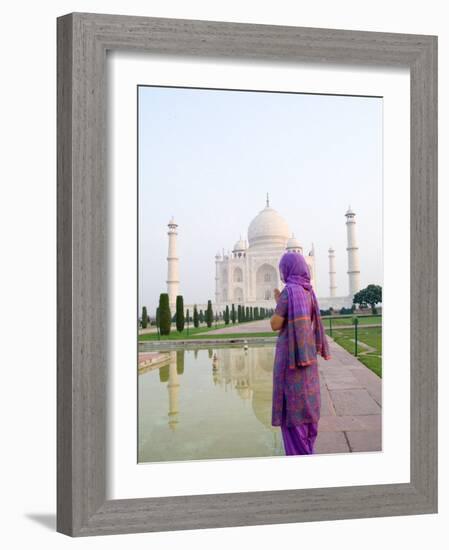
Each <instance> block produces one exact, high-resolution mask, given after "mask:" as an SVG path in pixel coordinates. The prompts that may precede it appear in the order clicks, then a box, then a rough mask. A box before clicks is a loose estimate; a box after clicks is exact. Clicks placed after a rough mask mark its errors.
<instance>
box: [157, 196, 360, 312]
mask: <svg viewBox="0 0 449 550" xmlns="http://www.w3.org/2000/svg"><path fill="white" fill-rule="evenodd" d="M344 216H345V217H346V233H347V247H346V252H347V266H348V267H347V275H348V288H349V294H348V295H343V296H342V295H340V296H338V294H337V285H336V255H335V250H334V249H333V248H332V246H331V247H329V249H328V261H329V270H328V278H329V279H328V280H329V295H328V296H324V297H318V301H319V304H320V308H321V309H327V308H329V307H333V308H334V309H340V308H342V307H351V305H352V298H353V296H354V294H355V293H356V292H358V291H359V290H360V265H359V248H358V243H357V235H356V220H355V213H354V212H353V210H352V209H351V207H349V208H348V210H347V212H346V213H345V214H344ZM177 235H178V225H177V224H176V222H175V221H174V219H173V218H172V219H171V220H170V222H169V223H168V239H169V240H168V255H167V264H168V265H167V292H168V295H169V302H170V308H171V310H172V311H174V309H175V304H176V296H177V295H178V294H180V280H179V258H178V254H177V242H176V241H177ZM247 237H248V238H247V239H242V238H241V236H240V238H239V240H238V241H237V242H236V243H235V244H234V246H233V248H232V250H228V251H227V252H226V253H225V251H224V249H222V251H221V252H217V254H216V255H215V297H214V298H215V299H214V303H213V309H214V310H215V311H223V310H224V309H225V308H226V306H229V307H231V305H232V304H235V305H236V306H237V305H238V304H242V305H245V306H250V307H251V306H252V307H259V308H260V307H264V308H272V307H273V305H274V295H273V291H274V289H275V288H279V289H282V288H283V286H284V285H283V283H282V281H281V280H280V278H279V268H278V265H279V260H280V258H281V256H282V255H283V254H284V253H285V252H286V251H287V252H291V253H292V254H303V255H304V257H305V259H306V262H307V265H308V266H309V270H310V276H311V282H312V285H313V287H314V288H315V289H316V281H317V273H316V266H315V249H314V246H313V244H312V245H311V247H310V249H309V250H308V251H305V250H304V247H303V246H302V244H301V242H300V241H299V240H298V239H297V238H296V237H295V235H294V233H292V232H291V231H290V227H289V225H288V223H287V221H286V220H285V219H284V218H283V217H282V216H281V215H280V214H279V213H278V212H277V211H276V210H275V209H274V208H272V207H271V206H270V200H269V196H268V194H267V198H266V204H265V208H263V210H261V211H260V212H259V213H258V214H257V216H256V217H255V218H254V219H253V220H252V221H251V223H250V224H249V226H248V233H247ZM211 276H213V273H211ZM185 307H186V308H188V307H190V308H193V305H190V306H189V305H185ZM197 307H198V308H199V309H205V308H206V304H197ZM190 311H192V309H191V310H190Z"/></svg>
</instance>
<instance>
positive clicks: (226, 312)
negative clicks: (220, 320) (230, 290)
mask: <svg viewBox="0 0 449 550" xmlns="http://www.w3.org/2000/svg"><path fill="white" fill-rule="evenodd" d="M224 322H225V325H229V306H226V310H225V314H224Z"/></svg>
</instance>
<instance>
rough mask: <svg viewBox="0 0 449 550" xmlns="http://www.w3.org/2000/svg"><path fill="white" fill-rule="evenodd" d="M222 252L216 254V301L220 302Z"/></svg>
mask: <svg viewBox="0 0 449 550" xmlns="http://www.w3.org/2000/svg"><path fill="white" fill-rule="evenodd" d="M220 261H221V256H220V252H217V253H216V254H215V303H216V304H218V303H219V302H220Z"/></svg>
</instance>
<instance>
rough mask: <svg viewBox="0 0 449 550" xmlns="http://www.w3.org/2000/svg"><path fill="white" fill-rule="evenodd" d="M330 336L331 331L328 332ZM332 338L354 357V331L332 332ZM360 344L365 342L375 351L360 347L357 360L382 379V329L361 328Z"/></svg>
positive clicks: (359, 334)
mask: <svg viewBox="0 0 449 550" xmlns="http://www.w3.org/2000/svg"><path fill="white" fill-rule="evenodd" d="M327 333H328V334H329V330H327ZM332 338H333V339H334V340H335V342H336V343H337V344H339V345H340V346H341V347H342V348H344V349H345V350H346V351H349V352H350V353H352V354H353V355H354V351H355V350H354V347H355V346H354V331H353V330H349V329H346V330H338V329H337V330H335V329H334V330H332ZM357 340H358V342H363V343H364V344H367V345H368V346H370V347H371V348H374V350H373V351H367V349H366V348H365V347H364V346H361V345H359V346H358V355H357V359H358V360H359V361H360V362H361V363H363V364H364V365H366V366H367V367H368V368H369V369H370V370H372V371H373V372H374V373H376V374H377V376H379V377H382V327H373V328H365V329H364V328H363V327H360V325H359V329H358V331H357Z"/></svg>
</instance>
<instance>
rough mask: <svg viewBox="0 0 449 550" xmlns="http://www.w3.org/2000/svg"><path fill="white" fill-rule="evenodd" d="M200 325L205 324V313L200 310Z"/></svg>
mask: <svg viewBox="0 0 449 550" xmlns="http://www.w3.org/2000/svg"><path fill="white" fill-rule="evenodd" d="M200 323H204V313H203V310H202V309H200Z"/></svg>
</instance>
